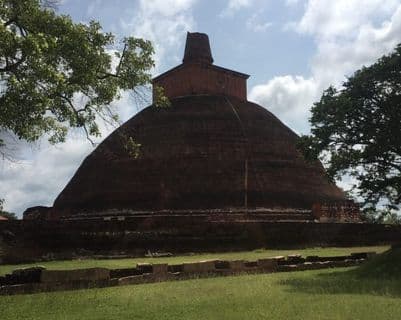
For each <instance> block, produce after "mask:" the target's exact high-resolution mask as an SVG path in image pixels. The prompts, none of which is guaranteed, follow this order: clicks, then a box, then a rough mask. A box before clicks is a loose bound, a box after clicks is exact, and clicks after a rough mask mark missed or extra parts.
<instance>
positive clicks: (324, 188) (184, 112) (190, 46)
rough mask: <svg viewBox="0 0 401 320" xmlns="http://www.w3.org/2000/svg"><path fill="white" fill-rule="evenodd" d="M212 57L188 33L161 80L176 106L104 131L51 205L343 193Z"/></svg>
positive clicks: (175, 206)
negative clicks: (133, 149) (179, 59)
mask: <svg viewBox="0 0 401 320" xmlns="http://www.w3.org/2000/svg"><path fill="white" fill-rule="evenodd" d="M191 39H192V40H191ZM188 41H189V42H188ZM191 41H195V43H192V42H191ZM198 49H199V50H203V51H202V53H201V54H199V55H198V56H197V54H196V53H193V52H192V53H191V51H192V50H198ZM194 57H195V58H194ZM198 58H199V59H198ZM212 61H213V60H212V56H211V52H210V46H209V41H208V38H207V36H206V35H202V34H193V33H192V34H191V33H189V34H188V36H187V46H186V51H185V58H184V63H183V64H182V65H180V66H178V67H176V68H174V69H172V70H170V71H167V72H166V73H164V74H162V75H160V76H159V77H157V78H155V79H154V84H155V85H160V86H162V87H163V88H165V91H166V94H167V96H168V97H169V98H170V100H171V106H170V107H168V108H158V107H154V106H149V107H147V108H146V109H144V110H143V111H141V112H139V113H138V114H137V115H135V116H134V117H132V118H131V119H130V120H128V121H127V122H126V123H125V124H124V125H122V126H121V127H120V128H118V129H117V130H116V131H115V132H113V133H112V134H111V135H110V136H109V137H107V138H106V139H105V140H104V141H103V142H102V143H101V144H100V145H99V146H98V147H97V148H96V149H95V150H94V151H93V152H92V153H91V154H90V155H89V156H88V157H87V158H86V159H85V160H84V161H83V163H82V164H81V166H80V167H79V169H78V171H77V172H76V173H75V175H74V176H73V178H72V179H71V181H70V182H69V183H68V184H67V186H66V187H65V189H64V190H63V191H62V192H61V193H60V195H59V196H58V197H57V199H56V200H55V202H54V212H56V213H57V214H61V213H62V214H64V215H69V214H71V215H72V214H75V213H80V212H89V213H90V212H93V213H95V212H101V211H107V210H109V209H121V210H133V211H141V210H144V211H152V210H187V209H205V210H207V209H219V208H221V209H223V208H224V209H227V208H244V207H247V208H274V207H281V208H301V209H302V208H306V209H310V208H311V207H312V205H313V203H316V202H323V201H342V200H344V199H345V197H344V194H343V192H342V191H341V190H340V189H339V188H337V187H336V186H335V185H334V184H332V183H330V182H329V181H328V180H327V179H326V176H325V174H324V170H323V167H322V165H321V164H320V162H316V163H313V164H311V163H307V162H306V161H305V160H304V159H303V158H302V156H301V155H300V153H299V151H298V150H297V149H296V142H297V139H298V136H297V135H296V134H295V133H294V132H293V131H292V130H291V129H289V128H288V127H286V126H285V125H284V124H283V123H282V122H281V121H280V120H279V119H278V118H277V117H275V116H274V115H273V114H272V113H270V112H269V111H267V110H266V109H265V108H263V107H261V106H259V105H257V104H254V103H251V102H249V101H247V99H246V79H247V78H248V76H247V75H245V74H243V73H238V72H236V71H232V70H228V69H224V68H221V67H216V66H214V65H213V64H212ZM129 137H132V138H133V139H134V140H135V141H136V142H137V143H139V144H141V148H140V152H139V156H138V157H137V158H134V157H132V156H131V155H130V154H129V152H128V151H127V148H126V142H127V139H128V138H129Z"/></svg>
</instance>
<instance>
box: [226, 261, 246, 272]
mask: <svg viewBox="0 0 401 320" xmlns="http://www.w3.org/2000/svg"><path fill="white" fill-rule="evenodd" d="M228 263H229V268H230V269H231V270H232V271H245V269H246V268H245V263H244V260H233V261H229V262H228Z"/></svg>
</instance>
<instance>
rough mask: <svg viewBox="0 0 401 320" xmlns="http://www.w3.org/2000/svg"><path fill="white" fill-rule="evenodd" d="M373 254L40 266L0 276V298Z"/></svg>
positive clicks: (344, 261) (333, 262)
mask: <svg viewBox="0 0 401 320" xmlns="http://www.w3.org/2000/svg"><path fill="white" fill-rule="evenodd" d="M374 254H375V253H374V252H364V253H357V254H351V255H350V256H341V257H338V256H336V257H317V256H311V257H306V258H302V257H301V256H299V255H290V256H287V258H285V257H283V256H279V257H271V258H265V259H259V260H257V261H245V260H234V261H222V260H209V261H200V262H191V263H183V264H179V265H168V264H147V263H146V264H138V265H137V266H136V267H135V268H126V269H113V270H109V269H105V268H90V269H77V270H46V269H45V268H43V267H34V268H26V269H19V270H15V271H13V272H12V273H11V274H8V275H5V276H4V277H0V295H15V294H28V293H38V292H49V291H64V290H77V289H88V288H103V287H112V286H122V285H133V284H143V283H151V282H160V281H170V280H183V279H190V278H203V277H210V276H228V275H237V274H244V273H245V274H255V273H272V272H289V271H303V270H314V269H323V268H334V267H350V266H355V265H359V264H360V263H362V262H363V261H365V260H366V259H369V258H371V257H372V256H373V255H374Z"/></svg>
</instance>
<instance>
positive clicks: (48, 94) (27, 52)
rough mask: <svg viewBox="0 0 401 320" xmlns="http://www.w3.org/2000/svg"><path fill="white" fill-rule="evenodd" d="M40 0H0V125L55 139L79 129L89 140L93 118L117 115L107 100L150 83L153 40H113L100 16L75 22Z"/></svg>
mask: <svg viewBox="0 0 401 320" xmlns="http://www.w3.org/2000/svg"><path fill="white" fill-rule="evenodd" d="M45 2H46V3H45V4H46V6H41V4H42V3H44V2H43V0H42V1H40V0H0V43H1V46H0V131H3V132H5V131H6V132H11V133H13V134H15V135H16V136H17V137H18V138H19V139H24V140H26V141H28V142H33V141H36V140H37V139H39V138H40V137H41V136H43V135H45V134H46V135H47V136H48V139H49V141H50V142H51V143H58V142H63V141H64V140H65V138H66V135H67V132H68V130H69V128H82V129H83V130H84V132H85V133H86V136H87V138H88V139H89V140H90V141H92V140H91V137H93V136H99V135H100V131H99V127H98V120H99V119H103V120H104V121H107V122H109V123H110V122H114V121H116V120H117V116H116V114H115V113H114V112H113V111H112V110H111V109H110V107H109V105H110V103H111V102H112V101H113V100H115V99H118V98H119V97H120V95H121V92H122V91H123V90H133V91H134V92H137V91H136V90H137V89H138V87H141V86H145V85H147V84H149V83H150V80H151V75H150V69H151V68H152V67H153V66H154V62H153V59H152V54H153V48H152V45H151V43H150V42H149V41H145V40H143V39H138V38H133V37H126V38H124V39H122V40H121V41H117V40H116V38H115V36H114V35H113V34H111V33H104V32H103V31H102V29H101V26H100V24H99V23H98V22H95V21H91V22H90V23H89V24H87V25H86V24H82V23H74V22H73V21H72V20H71V18H70V17H69V16H66V15H57V14H56V13H55V12H54V11H53V10H51V9H49V3H50V4H54V0H53V1H49V0H47V1H45ZM1 145H3V146H4V141H2V140H1V139H0V147H1ZM0 152H1V148H0Z"/></svg>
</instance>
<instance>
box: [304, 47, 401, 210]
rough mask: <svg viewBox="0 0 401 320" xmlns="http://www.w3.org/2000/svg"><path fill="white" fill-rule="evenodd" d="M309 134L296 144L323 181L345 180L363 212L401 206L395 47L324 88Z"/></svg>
mask: <svg viewBox="0 0 401 320" xmlns="http://www.w3.org/2000/svg"><path fill="white" fill-rule="evenodd" d="M311 111H312V117H311V119H310V123H311V126H312V129H311V135H310V136H303V137H301V140H300V146H301V149H302V150H303V152H304V155H305V157H306V158H307V159H316V158H318V157H319V158H320V159H321V160H322V161H323V163H324V165H325V166H326V168H327V172H328V175H329V177H331V178H338V177H341V176H342V175H344V174H349V175H351V176H352V177H353V178H354V180H355V181H356V183H355V184H354V187H355V188H356V190H358V194H359V196H361V197H362V198H363V199H364V205H365V208H368V209H374V208H376V206H377V205H380V206H383V205H384V206H387V207H388V208H390V209H399V208H400V203H401V44H400V45H398V46H397V47H396V48H395V50H394V51H393V52H392V53H391V54H389V55H385V56H383V57H382V58H380V59H379V60H378V61H377V62H376V63H374V64H373V65H371V66H369V67H363V68H362V69H360V70H358V71H356V72H355V74H354V75H353V76H351V77H350V78H349V79H348V80H347V81H346V82H345V83H344V84H343V87H342V88H341V89H335V88H334V87H329V88H328V89H327V90H326V91H325V92H324V93H323V95H322V97H321V99H320V101H319V102H317V103H315V104H314V106H313V107H312V110H311Z"/></svg>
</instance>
